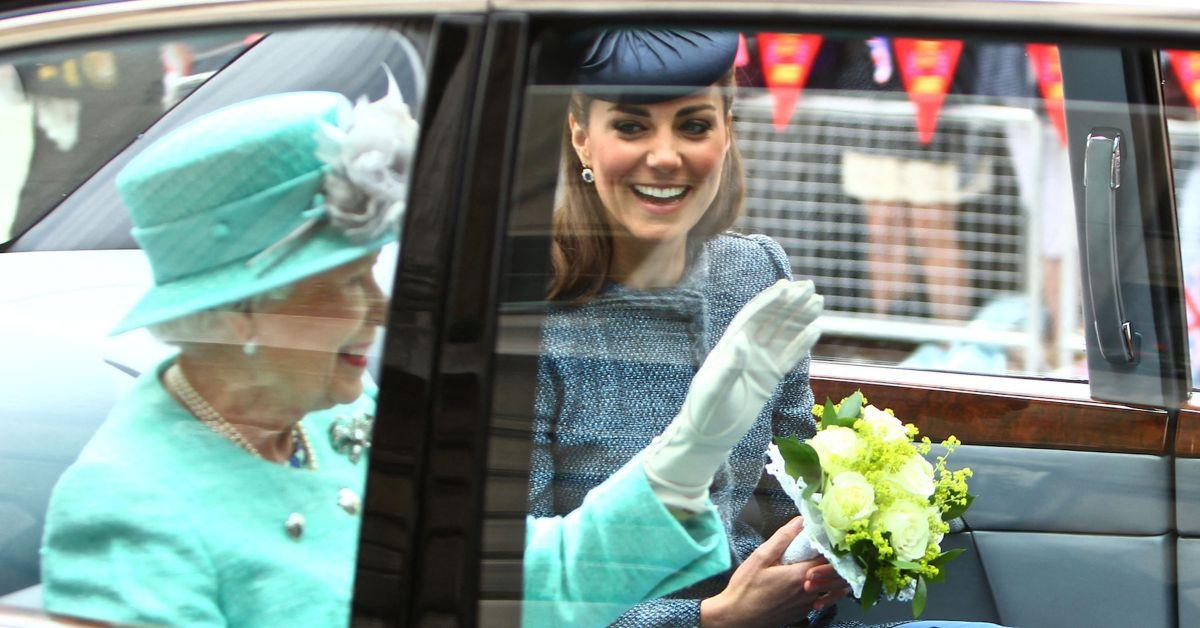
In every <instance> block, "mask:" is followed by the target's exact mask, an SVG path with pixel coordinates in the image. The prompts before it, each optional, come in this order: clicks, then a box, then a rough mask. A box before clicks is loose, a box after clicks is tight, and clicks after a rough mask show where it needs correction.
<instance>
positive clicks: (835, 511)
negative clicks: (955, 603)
mask: <svg viewBox="0 0 1200 628" xmlns="http://www.w3.org/2000/svg"><path fill="white" fill-rule="evenodd" d="M813 414H814V415H816V417H817V419H819V422H818V424H817V434H816V436H814V437H813V438H810V439H808V440H805V441H801V440H799V439H797V438H795V437H787V438H776V439H775V444H774V445H770V446H768V449H767V455H768V457H769V458H770V462H769V464H767V471H768V472H769V473H771V474H772V475H774V476H775V477H776V478H778V479H779V482H780V484H781V485H782V486H783V488H784V491H786V492H787V493H788V495H789V496H791V498H792V500H793V501H795V502H796V506H797V507H798V508H799V509H800V514H801V515H803V516H804V531H803V532H802V533H801V534H800V536H798V537H797V538H796V540H795V542H793V543H792V545H791V546H790V547H789V548H788V551H787V553H785V555H784V561H785V562H795V561H799V560H811V559H812V558H815V557H816V556H817V555H818V554H820V555H823V556H824V557H825V558H826V559H828V560H829V562H830V564H832V565H833V567H834V568H835V569H836V570H837V572H838V574H839V575H840V576H842V578H844V579H845V580H846V582H848V583H849V584H850V588H851V590H852V591H853V592H854V595H855V597H857V598H859V600H861V602H862V608H863V610H866V609H868V608H870V607H871V606H872V605H874V604H875V603H876V602H877V601H878V600H879V599H881V598H886V599H889V600H899V601H909V600H911V601H912V609H913V617H914V618H916V617H919V616H920V615H921V613H922V611H924V609H925V599H926V585H927V584H928V583H933V582H941V581H942V580H943V579H944V578H945V575H944V573H943V568H944V566H945V565H946V563H948V562H950V560H952V559H954V558H955V557H957V556H958V555H959V554H961V553H962V552H963V550H961V549H953V550H950V551H947V552H943V551H942V550H941V547H940V544H941V541H942V536H943V535H945V534H946V532H948V531H949V530H950V526H949V524H948V522H949V521H951V520H953V519H954V518H956V517H958V516H960V515H962V514H963V513H964V512H965V511H966V510H967V508H968V507H969V506H970V505H971V502H972V500H974V498H975V496H974V495H971V494H969V493H967V478H969V477H971V470H970V469H966V468H964V469H959V470H957V471H950V470H948V469H947V468H946V458H947V456H949V455H950V453H951V452H953V451H954V448H955V447H957V446H958V445H959V441H958V439H956V438H955V437H953V436H951V437H949V438H948V439H946V440H945V441H943V442H942V445H943V446H944V447H945V448H946V453H945V454H943V455H941V456H938V457H937V463H936V464H930V463H929V461H927V460H926V459H925V455H926V454H928V453H929V452H930V449H931V448H932V446H933V443H932V442H931V441H930V440H929V438H928V437H924V438H921V439H920V440H917V436H918V433H919V432H918V430H917V428H916V426H915V425H912V424H911V423H910V424H907V425H905V424H903V423H901V422H900V420H899V419H897V418H896V417H895V416H894V414H893V413H892V411H891V410H880V409H878V408H876V407H874V406H869V405H867V400H866V399H865V398H864V397H863V395H862V393H861V392H855V393H854V394H853V395H851V396H849V397H847V398H845V399H843V400H842V402H841V403H840V404H834V403H833V402H832V401H828V400H827V401H826V402H825V405H823V406H822V405H817V406H814V407H813Z"/></svg>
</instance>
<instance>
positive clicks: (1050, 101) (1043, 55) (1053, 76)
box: [1025, 44, 1067, 146]
mask: <svg viewBox="0 0 1200 628" xmlns="http://www.w3.org/2000/svg"><path fill="white" fill-rule="evenodd" d="M1025 50H1026V51H1027V52H1028V53H1029V61H1030V62H1032V63H1033V74H1034V76H1036V77H1037V82H1038V91H1039V92H1041V94H1042V101H1043V102H1044V103H1045V105H1046V115H1047V116H1049V117H1050V123H1051V124H1053V125H1054V130H1055V131H1058V141H1060V142H1062V145H1063V146H1066V145H1067V113H1066V110H1065V109H1064V107H1063V76H1062V64H1061V63H1059V60H1058V46H1055V45H1053V44H1028V45H1027V46H1025Z"/></svg>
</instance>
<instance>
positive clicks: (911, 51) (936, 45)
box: [893, 38, 963, 144]
mask: <svg viewBox="0 0 1200 628" xmlns="http://www.w3.org/2000/svg"><path fill="white" fill-rule="evenodd" d="M893 43H894V45H895V48H896V61H897V64H898V65H899V67H900V79H901V80H902V81H903V82H904V91H906V92H908V99H909V100H911V101H912V103H913V104H914V105H916V107H917V137H918V138H919V139H920V140H921V143H922V144H928V143H929V142H931V141H932V140H933V134H934V132H935V131H937V121H938V115H939V114H940V113H941V110H942V103H944V102H945V101H946V92H948V91H950V81H951V79H953V78H954V70H955V68H956V67H958V57H959V55H960V54H962V46H963V44H962V42H961V41H958V40H956V39H904V38H897V39H896V40H895V41H894V42H893Z"/></svg>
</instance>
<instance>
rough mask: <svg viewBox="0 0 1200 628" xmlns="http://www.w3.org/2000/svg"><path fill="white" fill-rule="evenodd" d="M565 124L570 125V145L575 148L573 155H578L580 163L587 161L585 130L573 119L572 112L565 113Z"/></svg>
mask: <svg viewBox="0 0 1200 628" xmlns="http://www.w3.org/2000/svg"><path fill="white" fill-rule="evenodd" d="M567 124H569V125H570V127H571V146H573V147H574V148H575V155H576V156H577V157H579V161H580V162H581V163H585V164H586V163H589V162H590V159H589V157H588V150H587V131H586V130H585V129H584V128H583V126H582V125H580V124H579V121H578V120H576V119H575V116H574V114H567Z"/></svg>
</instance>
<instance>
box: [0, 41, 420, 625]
mask: <svg viewBox="0 0 1200 628" xmlns="http://www.w3.org/2000/svg"><path fill="white" fill-rule="evenodd" d="M429 30H430V24H429V22H428V21H427V20H426V21H422V20H414V21H411V22H396V23H392V22H380V23H362V24H355V23H345V24H337V25H313V26H302V27H292V28H285V29H278V30H273V31H260V30H257V29H252V28H244V29H236V30H235V29H222V30H213V31H203V32H197V33H167V34H164V35H161V36H156V37H155V38H153V39H143V38H140V37H128V38H113V39H105V40H96V41H94V42H90V43H89V44H88V45H87V46H86V47H75V46H70V47H45V48H39V49H29V50H24V51H22V52H21V53H20V55H19V56H12V55H7V56H6V55H0V77H3V79H0V94H3V96H4V97H5V98H6V100H3V102H2V103H0V124H3V125H7V126H5V127H4V128H5V130H4V136H5V137H6V138H7V137H18V138H21V137H23V138H26V139H25V140H23V141H24V142H25V146H26V147H25V149H24V152H21V151H15V153H14V152H10V151H8V150H7V149H6V151H5V156H4V158H3V159H5V160H6V161H4V162H3V164H2V166H3V174H0V177H4V178H3V179H0V181H3V183H2V184H0V202H4V203H8V204H7V205H0V210H3V209H5V208H7V209H8V210H9V213H8V214H5V220H6V221H7V222H4V224H5V225H12V224H13V223H12V221H13V219H14V218H13V217H14V216H15V214H14V212H15V211H16V208H17V207H18V205H17V203H19V202H20V200H19V199H21V198H23V196H22V195H23V192H22V190H23V189H25V188H29V187H30V185H31V184H32V183H35V182H46V184H47V185H50V184H55V185H58V184H59V183H62V184H63V186H62V187H56V188H54V193H53V196H54V197H55V199H54V202H53V203H46V204H43V205H39V207H40V211H41V215H38V216H37V217H36V218H35V219H36V220H38V223H37V225H36V226H34V227H33V228H32V229H25V231H24V233H23V234H22V233H20V229H18V230H16V231H13V232H12V235H13V236H20V240H19V241H18V244H14V245H13V246H12V247H10V248H9V249H8V250H7V251H5V252H3V253H0V276H3V277H5V287H4V290H3V291H2V293H0V321H3V325H2V326H0V327H2V328H3V330H4V331H3V332H0V345H3V346H4V347H5V358H6V359H5V360H4V364H3V366H2V368H3V371H4V374H5V375H4V377H3V378H2V379H3V380H4V384H3V385H2V391H0V397H2V398H3V399H4V402H3V403H2V404H0V469H2V471H0V530H3V532H0V616H5V615H6V613H8V612H9V611H12V612H14V613H17V614H21V613H25V614H29V613H34V614H39V613H49V614H54V615H63V616H73V617H81V618H85V619H94V620H102V621H107V622H114V623H128V624H156V625H176V624H187V623H203V624H242V625H258V624H262V623H271V622H273V621H277V620H278V617H280V613H283V612H285V611H283V610H281V609H286V614H287V616H288V617H289V618H293V619H295V620H296V621H298V622H299V623H303V624H311V625H340V624H344V623H346V622H347V621H348V620H349V612H350V602H351V599H352V596H353V587H352V584H353V574H354V566H355V561H356V558H357V557H356V550H357V536H358V529H359V524H360V517H361V513H362V504H363V498H364V495H363V493H364V490H365V487H364V482H365V474H366V466H367V462H368V457H369V454H370V451H369V443H370V431H371V426H372V421H373V417H374V400H375V396H376V394H377V390H378V381H377V378H378V375H379V371H380V369H379V361H380V353H381V352H382V346H383V324H384V322H385V321H384V316H385V313H386V311H387V303H388V299H389V293H390V291H391V286H392V277H393V272H394V268H395V266H396V263H397V256H398V244H397V237H398V235H399V230H400V225H401V221H402V220H403V208H404V206H405V202H406V199H407V195H408V190H409V185H410V182H409V178H408V177H409V175H410V173H411V172H412V164H413V160H414V159H415V152H416V145H417V142H418V140H419V137H420V127H419V124H418V120H419V119H420V115H421V107H422V104H423V100H424V90H425V69H424V68H425V56H426V50H427V47H428V41H429ZM251 53H253V54H251ZM89 55H92V56H89ZM97 55H98V56H97ZM130 57H132V58H134V59H135V60H136V63H135V62H134V61H129V62H128V64H127V62H126V60H127V59H128V58H130ZM181 58H184V59H187V60H188V61H187V62H188V63H189V64H190V65H188V67H187V68H184V71H182V74H181V73H180V72H178V71H176V68H177V66H178V65H179V64H180V63H182V61H180V59H181ZM89 60H90V61H89ZM89 63H92V64H93V65H88V64H89ZM93 66H94V67H93ZM48 68H49V69H48ZM70 68H74V69H73V70H72V69H70ZM86 68H92V70H89V71H91V72H92V74H88V72H87V71H85V69H86ZM71 72H75V74H71ZM118 76H119V77H121V80H124V79H125V78H126V77H129V79H130V80H135V79H136V81H137V84H138V87H136V88H134V87H129V86H127V85H125V84H124V83H118V84H116V85H115V86H113V85H109V84H107V83H103V80H108V79H112V80H117V77H118ZM31 77H32V79H31ZM39 77H41V78H44V79H46V80H45V81H43V83H47V84H49V83H50V82H51V79H55V80H60V81H65V82H64V83H63V84H61V85H58V84H55V85H54V86H53V89H51V87H47V86H45V85H42V86H41V87H38V88H37V89H41V90H43V91H41V92H39V91H37V90H36V89H31V88H29V87H28V86H29V85H31V84H32V85H41V83H38V82H32V83H31V82H30V81H31V80H35V81H36V80H37V79H39ZM56 77H57V78H56ZM68 77H74V78H70V79H68ZM89 77H91V79H95V80H98V81H102V82H101V83H89V82H88V81H89ZM106 77H107V78H106ZM76 79H77V80H76ZM5 81H7V82H5ZM76 88H77V89H79V90H83V92H82V93H83V95H79V94H77V93H76V92H71V91H70V90H71V89H76ZM110 88H111V89H114V90H116V91H117V92H118V94H116V95H114V94H110V93H109V92H107V91H103V90H107V89H110ZM5 90H7V91H5ZM47 94H48V95H47ZM71 94H75V96H71ZM44 95H45V97H46V98H47V100H43V96H44ZM164 97H166V98H168V100H167V101H164V100H163V98H164ZM66 101H72V102H74V104H73V105H70V106H67V105H64V104H63V103H64V102H66ZM46 103H49V104H46ZM43 105H45V106H46V107H49V110H50V111H54V112H59V113H61V112H62V111H67V112H71V111H73V112H75V113H74V114H71V115H66V114H64V115H66V117H63V118H52V122H53V124H51V125H50V126H49V127H46V123H43V122H39V120H40V119H41V118H39V115H40V114H39V108H40V107H42V106H43ZM60 105H62V106H61V107H60ZM85 114H86V115H85ZM118 135H119V136H120V137H118ZM43 136H44V137H43ZM64 138H66V139H68V140H71V141H73V142H74V144H73V146H74V147H75V148H74V149H72V150H71V151H66V150H60V148H61V147H60V146H59V144H57V143H56V142H57V141H60V140H63V139H64ZM89 142H90V143H89ZM68 143H69V142H68ZM76 149H77V150H76ZM85 149H86V150H85ZM73 151H74V152H73ZM81 151H82V152H81ZM84 153H86V158H85V157H84V156H83V155H84ZM38 172H44V173H46V174H45V175H44V178H38V179H37V181H35V180H34V174H37V173H38ZM40 176H41V175H39V177H40ZM67 178H71V182H70V185H66V184H65V183H63V182H65V181H66V179H67ZM81 182H82V184H81ZM38 192H39V193H44V192H48V189H39V190H38ZM47 198H48V197H47ZM22 225H25V223H22ZM26 226H27V225H26ZM21 229H24V226H23V227H21ZM237 399H240V400H241V401H237ZM31 417H36V420H30V419H31ZM135 451H136V452H137V453H136V454H135V453H133V452H135ZM209 502H211V503H209ZM118 504H120V506H119V507H116V508H114V507H115V506H117V505H118ZM231 578H232V579H233V580H230V579H231ZM235 580H241V581H242V583H241V584H233V581H235Z"/></svg>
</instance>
